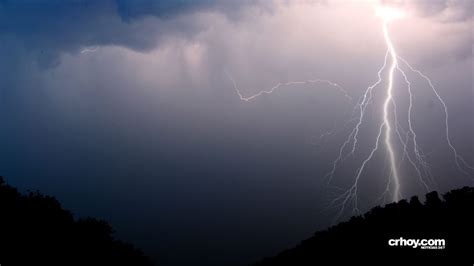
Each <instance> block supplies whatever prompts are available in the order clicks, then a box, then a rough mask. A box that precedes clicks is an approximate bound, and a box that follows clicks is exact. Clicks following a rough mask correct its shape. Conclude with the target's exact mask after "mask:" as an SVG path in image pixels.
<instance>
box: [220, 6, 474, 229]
mask: <svg viewBox="0 0 474 266" xmlns="http://www.w3.org/2000/svg"><path fill="white" fill-rule="evenodd" d="M376 13H377V15H378V16H380V17H382V18H383V26H382V30H383V37H384V40H385V43H386V45H387V52H386V54H385V59H384V62H383V65H382V67H381V68H380V69H379V70H378V72H377V76H378V79H377V80H376V81H375V82H374V83H373V84H372V85H370V86H368V87H367V88H366V90H365V92H364V94H363V95H362V96H361V97H360V98H359V100H358V101H357V103H356V104H355V107H354V110H353V111H352V116H351V119H350V120H349V121H348V122H347V123H346V124H345V125H347V124H348V123H352V122H356V123H355V126H354V127H353V128H352V130H351V131H350V133H349V135H348V136H347V138H346V139H345V141H344V142H343V143H342V145H341V146H340V148H339V152H338V156H337V157H336V159H335V160H334V161H333V163H332V168H331V171H330V172H329V173H327V174H326V176H325V179H327V186H328V187H329V186H331V188H334V189H337V190H338V191H340V192H341V194H339V195H338V196H337V197H335V198H334V199H333V200H332V201H331V203H330V204H329V206H328V207H336V208H339V211H338V213H337V215H336V217H335V221H337V220H339V218H340V217H341V215H342V214H343V212H344V211H345V210H346V209H347V208H348V206H352V211H353V213H355V214H358V213H360V211H359V207H358V204H359V203H358V201H359V199H358V197H359V195H358V189H359V181H360V179H361V178H362V175H363V174H364V172H365V170H366V168H367V167H368V164H369V162H370V161H371V160H372V159H373V158H374V156H375V154H376V153H377V151H379V149H380V146H381V144H382V141H383V144H384V147H385V151H386V153H387V155H388V163H389V168H390V174H389V176H388V179H387V182H386V187H385V191H384V192H383V193H382V194H381V196H380V197H379V198H378V199H377V201H378V200H380V199H382V198H383V199H385V197H386V196H387V195H388V194H391V199H392V201H398V200H400V198H401V181H402V180H401V177H400V171H399V169H400V168H401V166H402V163H403V162H404V161H405V160H406V161H407V162H408V163H409V164H410V165H411V166H412V167H413V169H414V171H415V172H416V173H417V175H418V179H419V182H420V184H421V185H422V186H423V188H424V189H425V190H426V191H430V190H431V188H430V186H429V184H432V183H435V182H434V180H433V178H432V174H431V169H430V165H429V163H428V162H427V161H426V159H425V158H426V156H425V154H424V153H423V151H422V149H421V147H420V146H419V144H418V140H417V139H418V135H417V134H416V131H415V126H414V124H413V120H412V117H413V106H414V97H413V95H414V94H413V90H412V82H410V80H409V78H408V76H407V74H406V73H405V71H404V70H403V68H402V67H401V66H400V64H399V63H400V62H401V63H403V64H402V65H403V66H406V68H408V69H409V70H410V71H411V72H412V73H414V74H417V75H419V76H420V77H421V78H422V79H424V80H425V81H426V82H427V83H428V85H429V87H430V88H431V90H432V92H433V93H434V95H435V96H436V98H437V99H438V101H439V103H440V104H441V106H442V107H443V111H444V127H445V137H446V142H447V144H448V146H449V149H450V150H451V152H452V154H453V156H454V161H455V163H456V165H457V167H458V169H459V170H460V172H462V173H464V174H466V175H467V176H472V175H471V172H474V167H472V166H471V165H469V164H468V163H467V162H466V160H465V159H464V158H463V157H462V156H461V155H460V154H459V153H458V151H457V150H456V148H455V147H454V145H453V144H452V142H451V138H450V132H449V121H448V120H449V113H448V108H447V106H446V103H445V102H444V100H443V98H442V97H441V96H440V94H439V93H438V91H437V90H436V88H435V86H434V85H433V82H432V81H431V80H430V78H428V76H426V75H425V74H423V73H422V72H421V71H420V70H418V69H415V68H414V67H412V66H411V65H410V64H409V63H408V61H407V60H405V59H403V58H402V57H400V56H399V55H398V54H397V51H396V49H395V46H394V45H393V43H392V40H391V38H390V34H389V29H388V27H389V24H390V22H391V21H393V20H395V19H398V18H400V17H402V16H403V15H404V14H403V13H402V12H401V11H400V10H398V9H393V8H391V7H378V8H377V9H376ZM389 58H390V64H388V61H389ZM388 65H389V68H388V80H387V87H386V91H385V98H384V101H383V110H382V111H383V112H382V120H381V122H380V124H378V131H377V132H378V133H377V136H376V138H375V143H374V144H373V147H372V149H371V150H370V152H369V154H368V155H367V156H366V157H364V160H362V162H361V164H360V166H359V167H358V168H357V170H356V173H355V178H354V181H353V182H352V185H351V186H350V187H349V188H348V189H344V188H340V187H337V186H334V185H332V182H333V178H334V176H335V174H336V171H337V169H338V166H339V165H340V164H341V163H342V162H343V161H344V160H345V159H346V158H347V157H348V156H353V155H354V154H355V152H356V149H357V146H358V142H359V135H360V130H361V127H362V124H363V123H364V121H365V116H366V111H367V107H368V105H370V104H371V102H372V101H373V94H374V90H375V89H376V88H377V87H379V85H381V84H382V82H383V81H384V78H383V77H382V74H383V72H384V71H385V70H386V68H387V66H388ZM225 73H226V74H227V76H228V77H229V79H230V80H231V81H232V84H233V86H234V89H235V91H236V93H237V95H238V96H239V97H240V100H242V101H246V102H249V101H251V100H254V99H255V98H257V97H259V96H262V95H264V94H272V93H273V92H274V91H275V90H277V89H279V88H280V87H285V86H291V85H298V84H310V83H326V84H328V85H330V86H333V87H337V88H338V89H339V90H340V91H341V92H342V93H343V94H344V96H345V97H347V98H348V99H350V100H352V98H351V97H350V96H349V94H348V93H347V91H346V90H345V89H343V88H342V87H341V86H339V85H338V84H337V83H334V82H331V81H329V80H324V79H314V80H306V81H291V82H286V83H277V84H276V85H275V86H273V87H271V88H270V89H267V90H262V91H260V92H258V93H256V94H254V95H251V96H244V95H243V94H242V93H241V91H240V90H239V88H238V87H237V84H236V82H235V80H234V79H233V78H232V76H231V75H230V74H229V73H228V72H225ZM396 73H399V74H400V75H401V77H403V81H404V83H405V85H406V88H407V92H408V95H409V99H408V110H407V111H408V112H407V113H408V114H407V117H406V119H407V120H406V122H407V124H408V128H407V129H406V130H405V129H404V128H403V127H402V126H401V124H400V121H399V120H398V119H399V118H398V116H397V104H396V102H395V98H394V93H393V92H394V83H395V74H396ZM356 114H357V115H356ZM328 135H332V132H328V133H324V134H323V135H321V136H320V138H323V137H325V136H328ZM397 141H398V142H399V143H400V144H401V148H400V150H401V151H402V152H403V153H402V155H401V158H399V157H398V156H397V153H396V150H395V146H396V143H397ZM398 158H399V160H397V159H398Z"/></svg>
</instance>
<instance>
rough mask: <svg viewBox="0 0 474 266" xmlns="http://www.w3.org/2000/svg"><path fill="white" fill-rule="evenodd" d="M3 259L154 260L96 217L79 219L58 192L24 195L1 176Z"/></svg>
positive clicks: (45, 262) (11, 262) (111, 262)
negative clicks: (121, 239) (60, 201)
mask: <svg viewBox="0 0 474 266" xmlns="http://www.w3.org/2000/svg"><path fill="white" fill-rule="evenodd" d="M0 264H1V265H114V266H115V265H127V266H135V265H136V266H142V265H143V266H145V265H153V263H152V262H151V260H150V259H149V258H148V257H146V256H145V255H144V254H143V253H142V252H141V251H140V250H138V249H137V248H135V247H134V246H133V245H131V244H128V243H124V242H122V241H119V240H117V239H115V238H114V237H113V230H112V228H111V226H110V225H109V224H108V223H107V222H105V221H101V220H97V219H94V218H85V219H77V220H76V219H74V217H73V215H72V214H71V212H69V211H67V210H64V209H62V208H61V205H60V203H59V202H58V201H57V200H56V199H55V198H53V197H50V196H45V195H42V194H40V193H39V192H29V193H28V194H26V195H23V194H21V193H19V192H18V190H17V189H15V188H13V187H11V186H9V185H7V184H6V183H5V181H4V179H3V178H2V177H0Z"/></svg>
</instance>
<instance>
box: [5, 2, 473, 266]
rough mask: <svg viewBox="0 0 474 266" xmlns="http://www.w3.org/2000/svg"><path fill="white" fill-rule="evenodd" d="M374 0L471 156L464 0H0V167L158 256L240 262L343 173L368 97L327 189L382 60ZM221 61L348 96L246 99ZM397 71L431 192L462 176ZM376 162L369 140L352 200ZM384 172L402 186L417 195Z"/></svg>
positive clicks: (323, 220)
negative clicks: (385, 10) (394, 14)
mask: <svg viewBox="0 0 474 266" xmlns="http://www.w3.org/2000/svg"><path fill="white" fill-rule="evenodd" d="M374 5H390V6H395V7H396V8H400V9H403V10H406V12H407V15H406V16H405V17H404V18H403V19H400V20H397V21H394V22H393V23H391V24H390V34H391V37H392V40H393V43H394V45H395V47H396V49H397V51H398V53H399V55H400V56H402V57H403V58H405V59H407V60H408V61H409V62H410V64H412V65H413V66H416V68H417V69H420V70H421V71H423V73H425V74H426V75H427V76H429V77H430V78H431V80H432V81H433V84H434V85H435V86H436V88H437V89H438V91H439V94H440V96H442V97H443V99H444V101H445V102H446V105H447V107H448V109H449V127H450V134H451V135H450V140H451V141H452V143H453V145H454V146H455V147H456V149H457V151H458V153H459V154H460V155H461V156H462V157H463V158H464V159H465V161H466V162H467V163H468V164H470V165H474V137H473V136H474V119H473V113H474V102H473V99H474V89H473V88H474V87H473V81H474V79H473V76H474V68H473V66H472V63H473V50H474V46H473V43H474V42H473V41H474V39H473V36H474V33H473V29H474V27H473V21H474V20H473V10H474V7H473V1H470V0H464V1H463V0H433V1H423V0H413V1H375V0H374V1H369V0H366V1H362V0H361V1H356V0H353V1H349V0H347V1H344V0H339V1H337V0H326V1H317V0H314V1H311V0H302V1H277V0H275V1H272V0H268V1H265V0H257V1H250V0H248V1H247V0H240V1H224V0H222V1H219V0H201V1H200V0H194V1H191V0H180V1H177V0H170V1H164V0H156V1H151V0H150V1H148V0H143V1H141V0H139V1H126V0H104V1H93V0H71V1H59V0H58V1H46V0H39V1H33V0H31V1H23V0H20V1H13V0H12V1H8V0H0V75H1V77H0V145H1V146H0V147H1V151H2V152H0V156H1V157H0V174H1V175H3V176H5V179H6V180H7V182H9V183H10V184H12V185H14V186H17V187H18V188H20V189H21V190H22V191H26V190H39V191H41V192H42V193H45V194H49V195H53V196H55V197H56V198H57V199H58V200H60V201H61V203H62V204H63V207H64V208H66V209H70V210H72V211H73V213H74V214H75V215H77V216H94V217H99V218H103V219H105V220H107V221H109V222H110V223H111V224H112V225H113V227H114V228H115V229H116V231H117V236H118V237H120V238H121V239H124V240H127V241H130V242H132V243H134V244H136V245H137V246H138V247H140V248H141V249H143V250H144V251H145V253H146V254H149V255H150V256H151V257H153V258H154V259H155V260H156V261H157V262H160V263H162V265H229V266H232V265H246V264H248V263H251V262H254V261H256V260H258V259H260V258H262V257H264V256H269V255H273V254H275V253H276V252H278V251H280V250H282V249H285V248H287V247H291V246H293V245H295V244H296V243H298V242H299V241H301V240H303V239H305V238H308V237H310V236H311V235H312V233H313V232H314V231H316V230H320V229H325V228H327V227H328V226H329V225H330V224H331V223H332V222H333V220H334V217H335V215H336V213H337V212H338V210H339V209H338V208H334V206H331V205H330V203H331V200H333V199H334V198H335V197H337V195H338V194H340V193H341V191H340V190H338V189H335V187H336V186H337V187H338V188H339V189H340V188H343V189H347V188H348V187H349V186H350V185H351V184H352V182H353V179H354V171H355V170H356V169H357V167H359V164H360V162H361V160H363V158H364V156H366V155H367V153H368V152H369V151H370V149H371V148H372V145H373V142H374V137H375V134H376V128H377V123H378V122H379V121H378V120H377V119H378V118H379V116H380V111H379V110H380V109H378V108H379V107H380V106H379V105H378V103H379V102H377V101H374V103H373V104H371V105H370V106H369V107H368V113H367V120H366V121H365V122H364V124H363V128H362V132H361V138H360V144H359V146H358V150H357V152H356V153H355V154H354V155H353V156H350V158H347V159H346V160H345V161H344V163H343V165H341V168H340V170H338V172H337V174H336V175H335V180H334V185H335V187H332V186H328V185H327V180H326V179H325V178H324V176H325V174H326V173H328V171H330V170H331V167H332V163H333V161H334V159H335V158H336V157H337V156H338V152H339V147H340V145H341V144H342V143H343V142H344V140H345V139H346V137H347V134H349V132H350V131H351V127H350V126H348V124H347V122H348V121H350V118H351V113H352V112H353V110H354V107H355V105H356V103H357V100H358V99H359V98H360V97H361V95H362V94H363V93H364V90H365V89H366V88H367V86H368V85H370V84H372V83H373V82H374V81H376V79H377V71H378V70H379V68H380V67H381V66H382V64H383V62H384V56H385V53H386V50H387V47H386V45H385V42H384V39H383V34H382V26H381V21H380V18H379V17H377V16H376V15H375V12H374ZM229 75H230V76H231V78H232V79H233V80H234V81H235V82H236V84H237V85H238V87H239V88H240V89H241V92H242V93H243V94H246V95H253V94H255V93H258V92H259V91H261V90H264V89H269V88H271V87H273V86H274V85H275V84H278V83H280V82H282V83H285V82H289V81H299V80H309V79H327V80H330V81H333V82H337V84H339V85H340V86H342V87H343V88H344V89H345V90H346V91H347V94H348V95H349V96H350V97H352V100H349V99H348V97H346V96H345V95H344V93H343V92H341V90H339V89H337V88H335V87H334V86H330V85H328V84H322V83H318V84H301V85H291V86H286V87H281V88H279V89H278V90H275V92H274V93H272V94H264V95H262V96H260V97H258V98H256V99H255V100H253V101H249V102H246V101H242V100H240V98H239V96H238V94H237V93H236V91H235V89H234V86H233V83H232V80H231V78H229ZM400 78H401V77H400V76H398V77H397V79H396V81H395V85H394V86H395V87H394V89H395V94H396V97H397V101H398V102H397V110H400V114H401V115H403V114H405V111H406V110H407V108H408V106H407V101H406V99H407V95H406V93H405V91H406V86H405V84H404V83H403V82H402V79H400ZM410 78H411V80H412V81H413V89H414V92H415V96H414V100H415V102H416V105H415V107H414V116H413V122H414V125H415V129H416V130H417V134H418V141H419V145H420V147H421V148H422V149H423V151H424V154H425V155H426V159H427V161H429V162H430V164H431V173H432V175H433V180H432V182H431V183H430V189H433V190H438V191H440V192H444V191H447V190H449V189H452V188H458V187H461V186H464V185H472V184H473V180H474V179H473V173H474V172H470V176H469V175H465V174H463V173H462V172H461V171H459V170H458V169H457V167H456V164H455V161H454V158H453V154H452V151H451V150H450V149H449V147H448V145H447V143H446V136H445V128H444V115H443V110H442V107H441V106H440V105H439V102H438V101H437V99H436V97H434V95H433V93H432V91H431V90H430V88H429V86H428V84H427V83H426V82H425V81H424V80H423V79H421V78H420V77H418V76H416V75H414V74H413V73H410ZM385 86H386V83H383V84H382V85H381V86H380V87H379V88H378V90H383V89H384V87H385ZM380 95H382V94H380ZM380 95H379V96H380ZM404 110H405V111H404ZM350 125H353V124H350ZM402 126H403V125H402ZM386 161H387V160H386V157H385V154H384V153H383V151H382V152H380V153H378V154H377V158H376V159H375V160H374V161H373V162H371V164H370V165H369V167H368V170H367V172H366V173H365V174H364V175H363V178H362V179H361V183H360V191H359V193H360V198H359V201H360V204H359V206H360V209H361V211H365V210H367V209H368V208H370V207H373V206H374V205H375V204H380V203H383V202H380V201H377V200H378V199H379V197H380V195H381V193H382V192H383V190H384V186H385V183H384V182H385V181H386V180H387V179H386V178H387V175H388V172H387V162H386ZM400 169H401V173H402V174H401V177H402V187H401V193H402V196H403V197H409V196H411V195H414V194H423V193H425V192H426V190H424V188H423V186H421V185H420V183H419V180H418V179H417V177H416V176H415V174H414V172H413V171H412V170H410V168H409V167H408V166H407V165H401V166H400ZM387 200H389V199H387ZM351 214H352V213H351V212H350V210H347V211H345V212H344V215H343V216H342V218H341V219H344V218H347V217H348V215H351Z"/></svg>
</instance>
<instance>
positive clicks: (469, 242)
mask: <svg viewBox="0 0 474 266" xmlns="http://www.w3.org/2000/svg"><path fill="white" fill-rule="evenodd" d="M425 197H426V200H425V202H424V204H422V203H421V202H420V200H419V199H418V197H416V196H414V197H412V198H411V199H410V201H407V200H401V201H399V202H397V203H391V204H387V205H386V206H385V207H380V206H379V207H375V208H373V209H371V210H370V211H368V212H367V213H365V214H364V215H362V216H355V217H352V218H351V219H350V220H349V221H347V222H343V223H340V224H338V225H336V226H333V227H330V228H329V229H327V230H324V231H319V232H316V233H315V234H314V236H313V237H311V238H309V239H307V240H304V241H302V242H301V243H300V244H299V245H297V246H296V247H294V248H291V249H287V250H285V251H283V252H281V253H279V254H278V255H276V256H275V257H270V258H265V259H263V260H262V261H260V262H258V263H256V264H255V266H283V265H285V266H298V265H347V264H349V265H474V188H472V187H464V188H461V189H456V190H452V191H450V192H448V193H446V194H444V195H443V197H442V198H443V199H440V198H439V196H438V193H437V192H430V193H428V194H426V196H425ZM400 238H403V239H405V240H407V239H444V240H445V248H444V249H421V248H419V247H418V248H413V247H412V246H407V245H405V246H391V245H389V240H390V239H400ZM391 243H392V244H393V243H394V242H393V240H392V242H391ZM405 244H406V242H405Z"/></svg>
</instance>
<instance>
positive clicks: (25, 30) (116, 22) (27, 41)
mask: <svg viewBox="0 0 474 266" xmlns="http://www.w3.org/2000/svg"><path fill="white" fill-rule="evenodd" d="M251 3H255V1H250V0H245V1H217V0H201V1H191V0H178V1H151V0H140V1H124V0H105V1H93V0H76V1H55V0H52V1H48V0H41V1H10V0H0V38H1V39H5V38H10V39H13V40H15V41H16V42H18V44H19V45H21V46H24V47H25V48H26V49H27V50H28V51H30V52H32V53H33V54H34V56H35V58H36V60H37V62H38V63H39V64H40V65H42V66H51V65H55V64H57V63H58V62H59V59H58V58H59V55H60V53H61V52H75V51H78V50H79V49H81V47H86V46H93V45H117V46H125V47H128V48H130V49H134V50H141V51H144V50H149V49H151V48H153V47H155V46H156V45H157V43H158V42H159V41H160V40H162V39H163V38H165V36H168V35H184V36H189V35H192V34H194V33H196V32H200V31H201V30H203V29H204V28H206V27H207V26H208V25H204V24H200V23H198V22H196V21H192V20H191V19H190V18H184V17H183V16H180V15H182V14H189V13H193V12H198V11H204V10H215V11H219V12H223V13H225V14H227V15H228V16H235V14H236V13H238V12H239V8H240V7H242V6H246V5H250V4H251ZM147 19H148V23H147ZM150 20H153V21H152V23H150Z"/></svg>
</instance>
